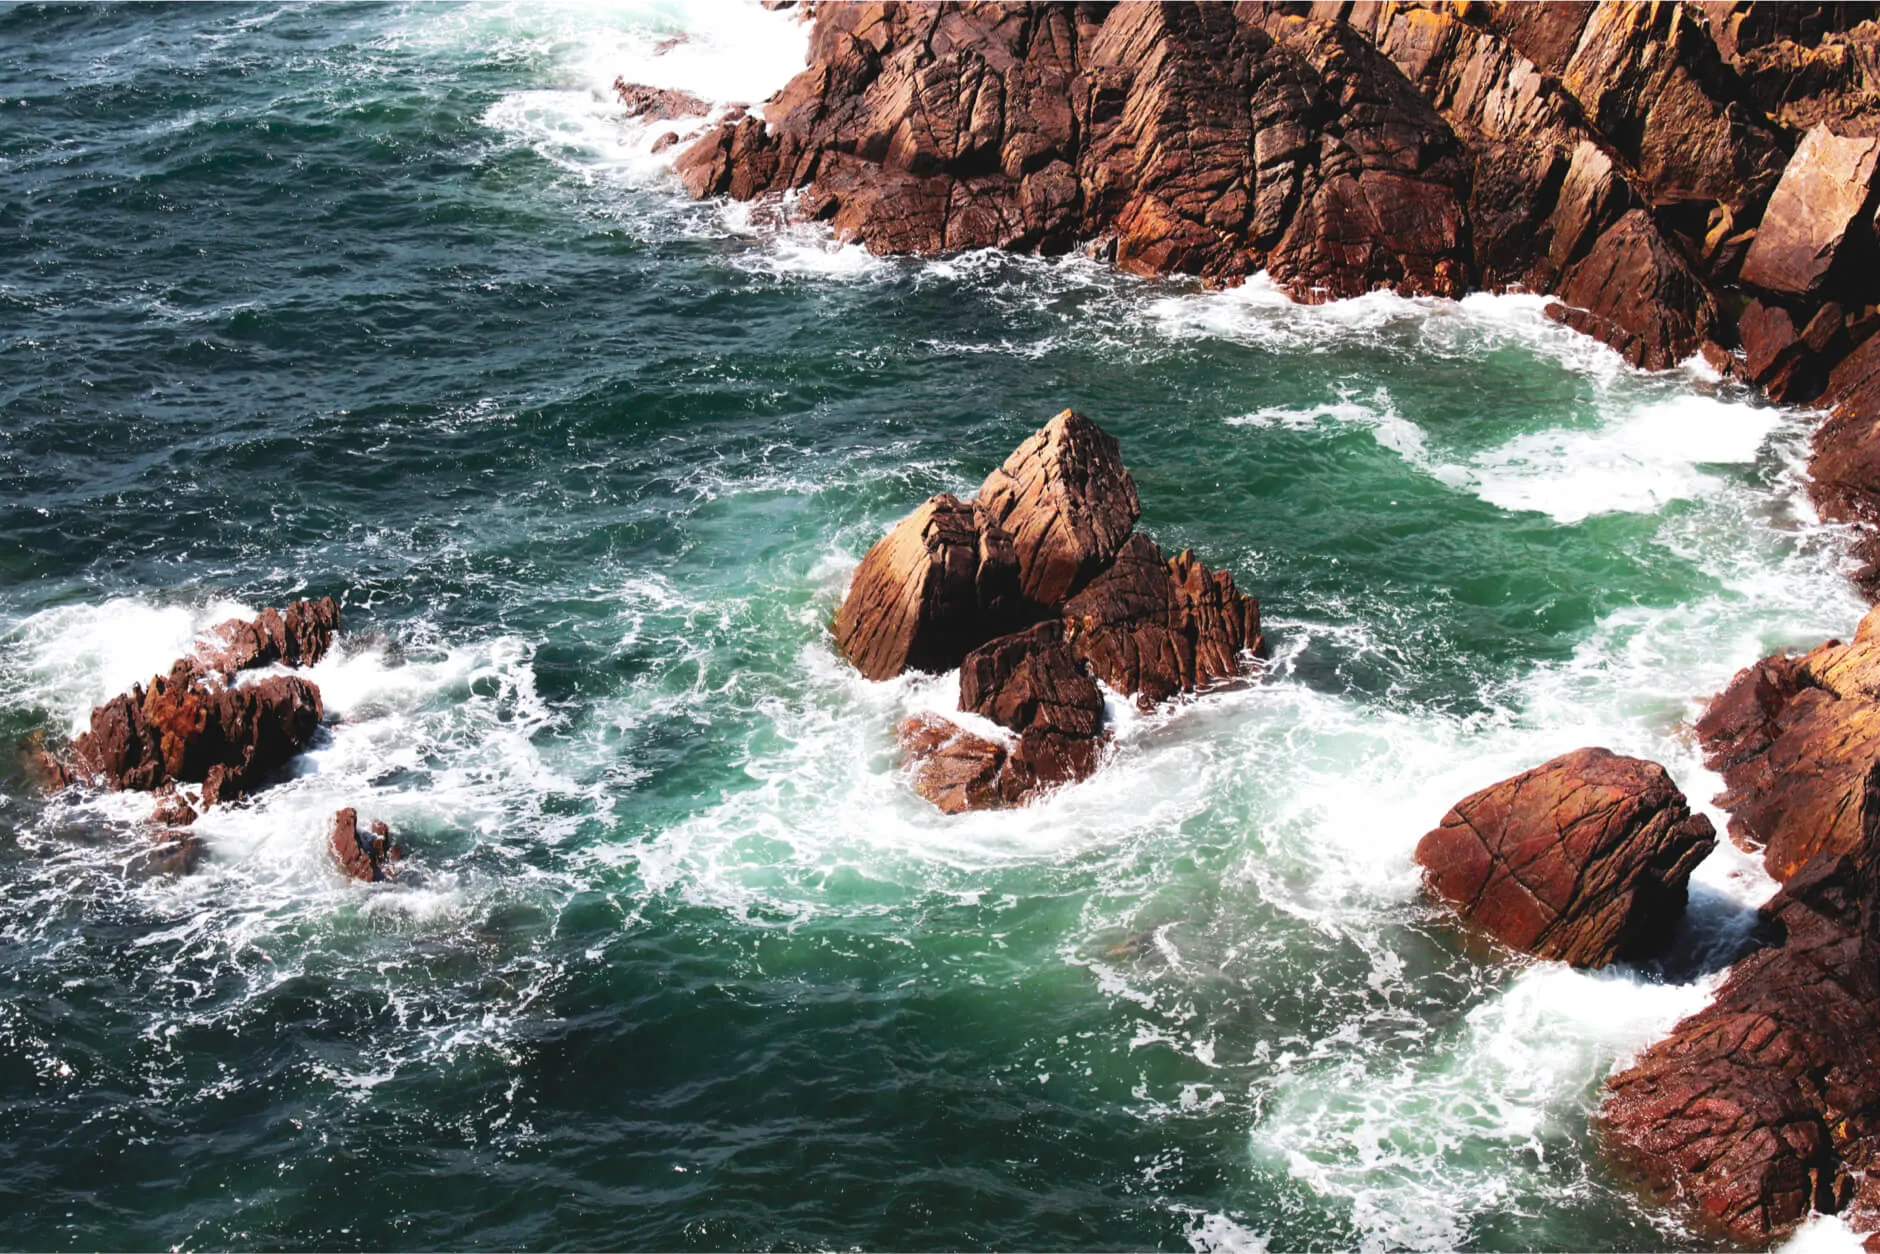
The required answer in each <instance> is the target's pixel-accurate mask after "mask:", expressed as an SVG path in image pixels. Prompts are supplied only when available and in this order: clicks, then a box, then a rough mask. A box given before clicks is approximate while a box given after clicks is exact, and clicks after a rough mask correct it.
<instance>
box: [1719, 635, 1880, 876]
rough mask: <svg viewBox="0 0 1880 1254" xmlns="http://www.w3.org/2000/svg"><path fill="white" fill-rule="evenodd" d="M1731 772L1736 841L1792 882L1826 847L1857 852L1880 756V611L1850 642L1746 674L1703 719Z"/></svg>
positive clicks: (1727, 794)
mask: <svg viewBox="0 0 1880 1254" xmlns="http://www.w3.org/2000/svg"><path fill="white" fill-rule="evenodd" d="M1697 734H1698V739H1699V741H1700V742H1701V743H1702V745H1703V747H1704V754H1705V763H1706V765H1708V766H1709V767H1710V768H1711V769H1712V770H1714V771H1717V772H1719V773H1720V774H1721V775H1722V776H1723V782H1724V784H1725V785H1726V788H1725V790H1724V791H1723V792H1722V793H1721V794H1719V795H1718V797H1717V799H1716V800H1717V804H1718V805H1719V806H1721V807H1722V808H1723V809H1725V810H1727V811H1729V813H1730V823H1729V833H1730V838H1731V839H1732V840H1734V841H1735V842H1736V843H1737V844H1738V845H1741V846H1742V847H1743V848H1745V849H1750V850H1756V849H1760V850H1762V853H1763V864H1764V866H1766V867H1767V868H1768V870H1769V874H1771V875H1772V876H1774V877H1775V878H1776V879H1778V880H1787V879H1788V878H1789V877H1790V876H1792V875H1794V874H1795V873H1796V872H1797V871H1798V870H1800V869H1801V867H1802V865H1803V864H1804V863H1806V862H1807V861H1808V860H1809V859H1810V858H1812V857H1814V856H1815V855H1816V854H1817V853H1832V854H1841V853H1852V852H1853V851H1854V850H1855V848H1856V847H1857V846H1858V843H1859V841H1860V834H1861V814H1862V811H1861V806H1860V798H1861V787H1862V780H1863V779H1864V778H1865V776H1866V773H1867V768H1868V766H1869V764H1870V763H1872V762H1873V761H1874V759H1875V757H1876V756H1880V611H1874V612H1871V613H1869V614H1868V615H1867V617H1866V618H1864V619H1862V620H1861V624H1860V628H1859V630H1858V631H1857V632H1856V633H1855V636H1854V639H1853V640H1852V641H1851V642H1849V643H1848V644H1845V645H1844V644H1840V643H1839V642H1837V641H1829V642H1827V643H1826V644H1823V645H1822V646H1820V647H1819V648H1817V649H1815V650H1813V651H1812V652H1810V653H1808V654H1807V655H1805V656H1803V657H1783V656H1776V657H1771V658H1765V659H1763V660H1762V661H1761V662H1758V663H1756V665H1754V666H1750V667H1745V668H1744V669H1743V670H1741V671H1739V672H1738V673H1737V675H1736V678H1735V679H1733V680H1732V681H1731V682H1730V686H1729V687H1728V688H1726V689H1725V690H1724V691H1723V692H1722V693H1721V694H1719V695H1718V697H1717V698H1716V699H1715V700H1714V701H1712V702H1711V704H1710V707H1709V708H1708V709H1707V710H1706V711H1705V712H1704V715H1703V717H1702V718H1700V719H1699V720H1698V723H1697Z"/></svg>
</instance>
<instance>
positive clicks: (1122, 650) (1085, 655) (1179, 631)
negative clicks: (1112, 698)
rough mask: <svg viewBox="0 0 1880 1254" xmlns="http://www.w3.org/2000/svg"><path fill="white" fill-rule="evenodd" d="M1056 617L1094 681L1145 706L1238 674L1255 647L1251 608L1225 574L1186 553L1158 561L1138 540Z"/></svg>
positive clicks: (1255, 611)
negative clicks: (1136, 696)
mask: <svg viewBox="0 0 1880 1254" xmlns="http://www.w3.org/2000/svg"><path fill="white" fill-rule="evenodd" d="M1064 620H1065V623H1066V626H1067V633H1066V639H1067V641H1068V643H1069V645H1070V648H1071V651H1072V652H1073V653H1074V654H1075V655H1076V656H1077V657H1078V658H1079V659H1081V660H1082V661H1084V662H1086V663H1088V664H1089V665H1090V666H1091V668H1092V669H1093V670H1094V672H1095V674H1096V676H1097V678H1099V679H1101V680H1102V681H1103V682H1104V683H1107V684H1108V685H1110V687H1112V688H1114V689H1116V690H1117V691H1118V692H1121V693H1123V694H1125V695H1130V694H1140V696H1141V698H1142V699H1143V701H1144V702H1145V703H1153V702H1158V701H1165V700H1167V699H1168V698H1169V697H1172V696H1174V695H1175V694H1176V693H1181V692H1194V691H1196V690H1197V689H1200V688H1206V687H1208V686H1210V685H1212V684H1215V683H1219V682H1221V681H1222V680H1225V679H1231V678H1233V677H1234V676H1236V675H1239V674H1240V673H1241V672H1242V670H1243V669H1244V664H1243V658H1244V656H1245V655H1246V654H1248V653H1250V652H1255V653H1257V652H1258V650H1259V649H1260V647H1261V644H1262V640H1261V636H1260V607H1259V603H1258V602H1256V601H1253V600H1252V599H1250V598H1248V597H1245V596H1242V595H1241V593H1240V591H1239V590H1238V589H1237V588H1235V587H1234V581H1233V577H1232V576H1230V575H1228V574H1227V573H1226V572H1225V571H1221V572H1210V571H1209V570H1208V569H1207V567H1205V566H1203V565H1202V564H1201V563H1200V562H1198V561H1196V560H1195V558H1194V555H1193V554H1191V553H1187V552H1183V553H1181V554H1179V555H1178V556H1177V557H1175V558H1174V559H1173V560H1164V558H1163V557H1162V552H1161V550H1160V549H1158V548H1156V546H1155V544H1154V543H1153V542H1152V541H1150V540H1149V539H1148V537H1146V536H1141V535H1136V536H1131V537H1130V539H1129V542H1128V543H1127V544H1125V545H1124V546H1123V550H1122V552H1121V553H1119V554H1118V555H1117V557H1116V561H1115V562H1114V563H1112V564H1111V566H1110V568H1109V569H1108V570H1106V571H1104V572H1103V573H1102V574H1101V575H1099V576H1097V578H1096V579H1094V580H1093V581H1091V583H1090V585H1089V586H1088V587H1086V588H1085V589H1084V590H1083V591H1082V592H1080V593H1078V594H1077V595H1076V596H1075V597H1072V598H1071V600H1070V601H1069V603H1068V604H1066V605H1065V606H1064Z"/></svg>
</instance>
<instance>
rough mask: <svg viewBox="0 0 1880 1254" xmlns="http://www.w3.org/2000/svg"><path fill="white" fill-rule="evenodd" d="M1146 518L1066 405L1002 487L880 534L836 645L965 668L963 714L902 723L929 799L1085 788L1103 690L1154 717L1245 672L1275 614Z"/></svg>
mask: <svg viewBox="0 0 1880 1254" xmlns="http://www.w3.org/2000/svg"><path fill="white" fill-rule="evenodd" d="M1140 513H1141V507H1140V504H1139V502H1138V500H1137V497H1136V485H1135V482H1134V480H1133V479H1131V477H1130V474H1129V471H1128V469H1127V468H1126V467H1125V466H1124V465H1123V459H1122V452H1121V450H1120V448H1119V447H1118V445H1117V443H1116V441H1115V440H1114V439H1113V438H1111V437H1110V436H1109V435H1108V434H1107V433H1105V432H1104V431H1103V430H1102V429H1101V428H1099V427H1098V426H1097V425H1096V424H1095V423H1093V422H1091V421H1090V420H1089V419H1088V418H1086V417H1084V416H1083V415H1081V414H1077V413H1073V412H1071V411H1070V410H1065V411H1064V412H1063V413H1061V414H1058V415H1057V416H1056V417H1055V418H1053V419H1051V421H1050V422H1048V423H1046V424H1045V426H1044V427H1043V428H1042V429H1041V430H1039V431H1038V432H1037V433H1036V434H1034V435H1033V436H1031V438H1029V439H1027V440H1026V441H1025V442H1024V443H1023V444H1021V445H1019V447H1018V449H1017V450H1016V451H1014V452H1013V454H1012V455H1011V456H1010V457H1009V458H1007V459H1006V461H1005V463H1004V464H1003V465H1002V466H1000V467H999V468H998V469H997V470H995V471H993V472H992V474H991V475H989V476H988V477H987V478H986V481H985V483H984V485H982V486H981V488H980V490H979V495H978V498H977V499H976V500H975V501H972V502H963V501H960V500H958V499H956V498H954V497H952V496H945V495H943V496H937V497H934V498H932V499H931V500H929V501H928V502H927V503H926V504H924V505H922V506H921V507H920V508H919V509H917V510H915V511H914V513H912V514H910V515H909V516H908V517H907V518H904V519H902V520H901V522H899V523H898V524H896V525H895V527H894V528H893V529H892V530H891V531H890V532H889V533H888V534H887V535H886V536H885V537H883V538H882V539H881V540H879V541H877V542H876V543H875V545H874V546H873V547H871V548H870V549H869V551H868V554H867V555H866V556H865V557H864V558H863V559H862V562H861V564H860V565H859V566H858V567H857V568H856V572H855V575H854V578H853V579H851V581H850V584H849V591H848V594H847V596H845V597H844V598H843V602H842V605H841V607H840V608H839V609H838V610H837V611H836V619H835V627H834V634H835V642H836V647H837V648H838V649H839V650H841V652H842V653H843V655H844V656H846V657H848V658H849V660H850V661H852V662H853V663H855V666H856V668H857V669H858V670H860V671H861V672H862V673H863V674H864V675H867V676H868V677H869V678H871V679H889V678H892V677H894V676H895V675H898V674H900V673H902V671H904V670H907V669H910V668H912V669H917V670H928V671H940V670H946V669H949V668H950V667H952V666H954V665H958V666H959V667H960V708H961V709H962V710H965V711H969V712H971V713H974V714H977V715H981V716H983V717H985V718H987V719H990V720H991V721H992V722H993V723H995V724H997V725H998V726H999V727H1000V728H1002V729H1004V730H1005V731H1007V732H1009V733H1011V738H1010V740H1009V741H1008V742H1001V741H996V740H992V739H988V738H987V737H985V736H980V735H976V734H974V733H972V732H969V731H967V730H965V729H964V728H961V727H959V726H958V725H956V724H954V723H953V722H951V721H950V720H947V719H944V718H941V717H939V716H938V715H929V716H922V717H919V718H915V719H909V720H907V721H906V722H904V723H903V724H902V725H901V727H900V728H899V729H898V736H899V739H900V743H901V746H902V748H903V750H904V751H905V752H906V753H907V755H908V757H909V760H910V762H911V763H912V764H913V771H912V774H913V782H914V787H915V790H916V791H917V792H919V793H920V794H921V795H922V796H925V797H927V798H928V799H929V800H931V801H933V802H934V803H935V804H936V805H938V806H939V807H940V808H941V809H943V810H945V811H947V812H948V813H957V812H959V811H961V810H965V809H983V808H987V807H990V806H999V805H1016V804H1020V803H1022V802H1024V801H1026V800H1028V799H1030V798H1031V797H1033V796H1035V795H1037V794H1038V793H1039V792H1041V791H1044V790H1047V789H1049V788H1052V787H1055V786H1057V785H1060V784H1064V783H1068V782H1071V781H1073V780H1077V779H1082V778H1083V777H1085V776H1086V775H1088V774H1090V772H1091V771H1093V770H1095V769H1096V767H1097V765H1098V763H1099V762H1100V761H1101V760H1102V756H1103V749H1104V745H1105V744H1106V743H1107V739H1108V732H1107V731H1106V729H1105V727H1104V703H1103V692H1102V689H1101V688H1100V687H1099V686H1098V680H1101V681H1102V682H1104V683H1107V684H1109V685H1110V686H1111V687H1112V688H1114V689H1115V690H1116V691H1118V692H1120V693H1122V694H1124V695H1135V696H1137V697H1138V699H1139V700H1140V701H1141V702H1142V703H1143V704H1144V705H1145V706H1146V705H1150V704H1153V703H1154V702H1157V701H1162V700H1166V699H1168V698H1169V697H1172V696H1175V695H1177V694H1178V693H1184V692H1195V691H1198V690H1200V689H1203V688H1207V687H1210V686H1212V685H1214V684H1217V683H1220V682H1223V681H1225V680H1228V679H1231V678H1233V677H1235V676H1237V675H1239V674H1240V673H1241V671H1242V669H1243V666H1244V662H1245V659H1246V658H1247V656H1248V655H1249V654H1251V653H1257V652H1258V651H1259V649H1260V648H1261V644H1262V641H1261V636H1260V608H1259V605H1258V603H1257V602H1255V601H1253V600H1251V599H1250V598H1248V597H1245V596H1243V595H1242V594H1241V593H1240V591H1239V589H1237V588H1236V587H1235V586H1234V581H1233V579H1232V577H1231V576H1229V575H1228V574H1226V573H1225V572H1212V571H1209V570H1208V569H1207V567H1205V566H1203V565H1202V564H1201V563H1200V562H1199V561H1197V560H1196V559H1195V557H1194V555H1193V554H1191V553H1186V552H1184V553H1181V554H1178V555H1177V556H1175V557H1174V558H1165V557H1163V555H1162V552H1161V550H1160V549H1158V548H1156V546H1155V544H1154V543H1153V542H1151V541H1150V540H1149V539H1148V538H1147V537H1145V536H1141V535H1134V534H1132V531H1131V529H1132V528H1133V527H1134V526H1135V524H1136V519H1137V517H1138V516H1139V515H1140Z"/></svg>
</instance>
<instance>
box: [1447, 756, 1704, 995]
mask: <svg viewBox="0 0 1880 1254" xmlns="http://www.w3.org/2000/svg"><path fill="white" fill-rule="evenodd" d="M1715 846H1716V839H1715V833H1714V832H1713V831H1712V829H1711V826H1710V820H1709V819H1706V818H1704V817H1703V816H1702V815H1693V814H1692V813H1691V811H1690V808H1689V806H1687V805H1686V804H1685V800H1684V794H1683V793H1681V792H1679V791H1678V788H1677V786H1676V785H1675V784H1673V783H1672V782H1671V777H1670V776H1668V775H1667V774H1665V770H1664V768H1663V767H1661V766H1659V765H1658V764H1656V763H1654V762H1646V761H1643V760H1641V759H1639V758H1626V757H1620V756H1618V755H1616V754H1614V753H1612V752H1611V751H1610V750H1607V749H1578V750H1575V751H1574V752H1572V753H1568V754H1563V755H1562V756H1560V757H1558V758H1555V759H1553V760H1552V761H1550V762H1545V763H1543V764H1541V765H1540V766H1537V767H1535V768H1534V769H1533V770H1531V771H1525V772H1523V773H1522V774H1520V775H1517V776H1514V777H1513V778H1512V779H1505V780H1503V781H1502V782H1500V783H1499V784H1494V785H1492V786H1490V787H1488V788H1484V789H1482V790H1481V791H1480V792H1477V793H1474V794H1472V795H1470V796H1468V797H1465V798H1463V799H1462V800H1461V801H1459V802H1457V803H1456V804H1455V806H1454V807H1453V808H1452V809H1451V810H1450V811H1449V813H1448V814H1446V815H1444V816H1443V822H1442V826H1440V827H1438V828H1437V829H1436V830H1434V831H1432V832H1430V833H1429V834H1428V835H1426V836H1424V837H1423V839H1422V841H1421V842H1420V843H1419V844H1418V845H1417V851H1416V860H1417V862H1418V864H1419V865H1421V866H1422V867H1423V868H1424V876H1425V881H1426V883H1427V884H1428V885H1429V888H1430V890H1431V891H1432V892H1434V893H1435V894H1436V895H1437V896H1438V897H1440V898H1441V899H1442V900H1444V901H1446V902H1448V903H1449V904H1450V905H1451V906H1453V907H1454V908H1455V909H1456V911H1457V913H1458V914H1460V915H1461V916H1462V917H1463V919H1465V920H1466V921H1468V922H1469V923H1470V924H1472V925H1473V926H1475V927H1477V928H1480V929H1481V930H1483V931H1485V932H1487V933H1488V934H1489V935H1491V936H1493V937H1494V938H1495V939H1497V940H1499V941H1501V942H1502V943H1503V944H1505V945H1508V946H1510V947H1511V948H1514V949H1518V950H1521V951H1522V952H1524V953H1531V954H1534V955H1536V956H1537V957H1541V958H1554V959H1558V960H1560V961H1562V962H1567V963H1571V964H1572V965H1574V966H1576V967H1600V966H1605V965H1606V964H1607V963H1610V962H1613V961H1615V960H1618V959H1622V958H1630V957H1639V956H1643V955H1645V954H1648V953H1650V952H1652V951H1654V950H1656V949H1658V948H1660V947H1661V946H1662V945H1663V943H1664V942H1665V940H1666V939H1667V938H1668V936H1669V933H1670V930H1671V928H1672V927H1673V926H1674V925H1675V924H1676V922H1677V920H1678V918H1679V916H1680V915H1682V914H1683V912H1684V901H1685V891H1686V884H1687V882H1688V880H1689V879H1690V874H1691V871H1692V870H1693V869H1695V868H1696V866H1697V864H1698V863H1699V862H1701V861H1703V859H1704V857H1705V856H1706V855H1708V854H1709V853H1710V851H1711V850H1712V849H1713V848H1714V847H1715Z"/></svg>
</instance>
